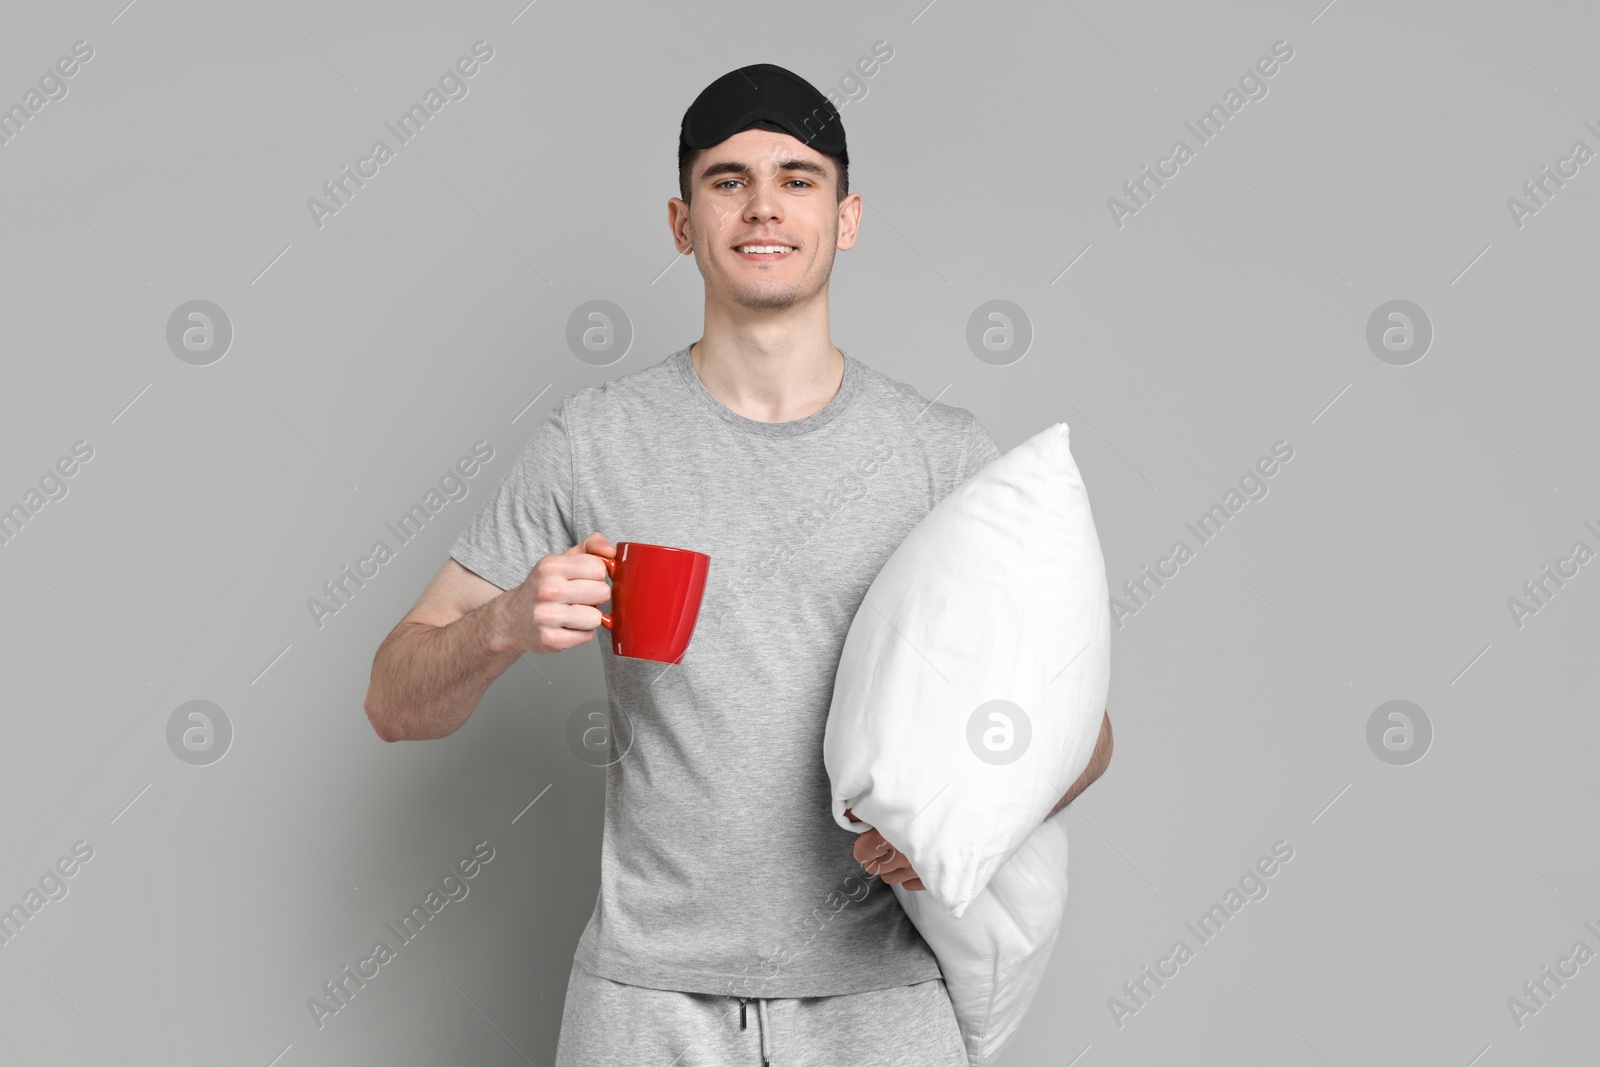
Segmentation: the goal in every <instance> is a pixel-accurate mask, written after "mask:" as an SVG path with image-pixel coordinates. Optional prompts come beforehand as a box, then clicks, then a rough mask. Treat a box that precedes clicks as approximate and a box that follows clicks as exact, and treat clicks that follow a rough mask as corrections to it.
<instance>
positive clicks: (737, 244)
mask: <svg viewBox="0 0 1600 1067" xmlns="http://www.w3.org/2000/svg"><path fill="white" fill-rule="evenodd" d="M678 170H679V175H678V180H679V192H680V194H681V195H680V197H674V198H672V199H671V200H670V201H669V202H668V205H667V208H668V223H669V226H670V229H671V233H672V237H673V240H674V241H675V243H676V245H677V248H678V251H679V252H680V253H682V254H685V255H688V254H693V255H694V257H695V262H696V264H697V265H698V267H699V270H700V274H701V277H702V278H703V279H704V285H705V325H704V329H703V332H702V336H701V337H700V339H699V340H697V341H695V342H694V343H693V344H691V345H689V346H688V347H686V348H683V349H680V350H678V351H677V352H674V353H673V354H671V355H670V356H667V357H666V358H665V359H663V360H661V361H660V362H658V363H655V364H653V365H650V366H647V367H645V368H643V369H641V370H637V371H634V372H632V373H630V374H627V375H624V376H622V377H619V378H617V379H615V380H613V381H610V382H607V383H606V384H605V385H602V386H600V387H597V388H585V389H581V390H579V391H577V392H576V393H573V394H571V395H569V396H567V397H566V398H564V399H563V400H562V402H561V403H560V404H559V405H557V406H556V407H555V409H554V410H552V411H551V413H550V415H549V416H548V417H547V418H546V420H545V421H544V423H543V424H542V425H541V426H540V427H539V428H538V429H537V430H536V431H535V432H534V433H533V435H532V436H531V437H530V438H529V439H528V441H527V443H526V444H525V445H524V446H523V448H522V450H521V452H520V454H519V455H518V457H517V459H516V461H515V462H514V463H513V465H512V467H511V469H510V470H509V471H508V472H507V474H506V476H505V478H504V479H503V480H502V482H501V484H500V486H499V488H498V489H497V490H496V492H495V495H494V496H493V497H491V498H490V499H489V500H488V501H486V502H485V504H484V506H483V508H482V510H481V511H480V512H479V514H478V515H477V517H476V518H475V519H473V521H472V522H471V523H470V524H469V525H468V527H467V528H466V529H465V530H464V531H463V532H462V534H461V536H460V537H459V538H458V539H457V541H456V543H455V545H454V546H453V548H452V550H451V556H452V557H453V558H452V559H450V560H447V561H446V563H445V565H444V567H443V568H442V569H441V570H440V572H439V574H438V575H437V576H436V577H435V578H434V581H433V583H432V584H431V585H430V586H429V587H428V589H427V590H426V591H424V593H423V595H422V598H421V599H420V600H419V601H418V602H417V605H416V606H415V607H414V608H413V609H412V610H411V612H410V613H409V614H408V615H407V616H406V618H405V619H402V620H401V622H400V624H399V625H398V626H396V628H395V631H394V632H393V633H392V634H391V635H390V636H389V637H388V638H387V639H386V640H385V642H384V644H383V646H382V647H380V648H379V650H378V654H377V656H376V658H375V660H374V664H373V676H372V687H371V689H370V690H369V693H368V697H367V713H368V716H369V718H370V719H371V721H372V724H373V727H374V729H375V730H376V731H377V732H378V734H379V736H381V737H383V738H384V739H385V740H390V741H394V740H401V739H406V738H426V737H440V736H444V735H445V734H448V733H451V732H453V731H454V730H456V729H457V728H459V727H460V726H461V724H462V723H463V722H464V721H465V720H466V718H467V716H468V715H470V714H471V712H472V709H473V708H474V707H476V705H477V703H478V700H479V699H480V698H481V697H482V695H483V693H484V691H485V690H486V689H487V688H488V686H489V685H490V684H491V683H492V682H493V681H494V679H495V678H496V677H498V676H499V675H500V674H501V673H502V672H504V670H505V669H506V668H507V667H508V666H509V665H510V664H511V663H513V662H515V660H516V658H517V657H518V656H519V655H520V654H522V653H523V652H533V653H549V652H557V651H561V650H562V649H566V648H571V647H573V646H575V645H579V644H583V643H586V642H588V641H589V640H591V639H592V638H593V637H594V632H595V628H596V627H598V626H599V625H600V611H599V606H600V605H602V604H604V603H605V602H606V601H607V600H608V599H609V596H610V593H609V587H608V586H607V585H606V583H605V577H606V571H605V567H604V565H603V562H602V559H601V557H609V556H612V555H614V552H615V548H614V545H613V541H612V540H611V539H612V538H614V539H615V540H616V541H624V540H627V541H643V542H647V543H653V544H661V545H671V546H676V547H682V548H690V549H694V550H696V551H700V552H705V553H707V554H708V555H710V557H711V559H712V564H711V572H710V577H709V581H708V584H707V587H706V591H705V596H704V600H703V602H702V606H701V613H700V617H699V622H698V624H697V626H696V629H695V633H694V639H693V641H692V643H691V644H690V646H689V649H688V651H687V652H686V653H685V654H684V656H683V658H682V659H681V660H680V661H679V662H678V663H676V664H673V665H671V666H667V667H663V665H662V664H660V663H656V662H653V661H649V660H641V659H636V658H631V657H625V656H616V655H614V654H613V653H612V650H611V644H610V642H609V641H608V640H602V641H599V642H597V645H598V647H599V652H600V657H601V662H602V665H603V666H604V669H605V677H606V687H607V693H608V696H609V698H610V705H611V707H612V709H613V715H614V719H613V727H614V729H612V730H611V731H610V732H609V739H608V740H609V745H610V752H609V755H610V760H609V762H608V765H607V767H606V806H605V834H604V837H603V842H602V848H601V871H600V892H599V896H598V899H597V900H596V902H595V907H594V911H593V913H592V915H591V916H590V919H589V923H588V925H587V926H586V927H585V929H584V931H583V935H582V937H581V938H580V939H579V942H578V949H577V953H576V954H575V956H574V959H573V965H572V970H571V973H570V975H569V978H568V987H567V995H566V1003H565V1007H564V1011H563V1015H562V1024H561V1035H560V1042H559V1046H558V1050H557V1053H556V1067H580V1065H581V1067H613V1065H615V1067H624V1065H626V1067H637V1065H640V1064H661V1065H663V1067H665V1065H666V1064H669V1063H678V1064H679V1065H680V1067H687V1065H688V1064H698V1065H707V1067H718V1065H724V1064H725V1065H729V1067H761V1065H764V1064H770V1065H772V1067H788V1065H790V1064H800V1063H827V1064H843V1063H851V1064H861V1065H875V1064H912V1063H917V1064H926V1065H928V1067H964V1065H965V1064H966V1063H967V1057H966V1053H965V1051H964V1049H963V1045H962V1039H961V1034H960V1030H959V1028H958V1026H957V1023H956V1019H955V1015H954V1011H953V1009H952V1007H951V1003H950V999H949V995H948V994H947V992H946V991H945V988H944V982H943V978H942V975H941V973H940V970H939V965H938V962H937V960H936V959H935V958H934V955H933V953H932V951H931V950H930V949H929V948H928V946H927V944H926V942H924V941H923V940H922V937H921V936H920V935H919V934H918V933H917V930H916V928H915V927H914V926H913V925H912V924H911V922H910V919H909V918H908V917H907V916H906V914H905V911H904V910H903V909H902V908H901V907H900V905H899V902H898V901H897V900H896V899H895V896H894V893H893V892H892V891H891V889H890V884H892V883H896V882H899V883H903V884H904V885H906V887H907V888H910V889H917V888H920V886H921V882H920V881H919V880H917V878H916V872H915V871H914V870H912V869H911V867H910V865H909V864H908V863H907V862H906V859H905V857H904V856H903V855H901V854H900V853H898V852H897V851H896V850H895V849H894V848H893V846H892V845H891V844H890V843H889V842H886V841H884V840H883V838H882V836H881V835H879V834H878V833H877V831H876V830H870V831H868V832H866V833H863V834H860V835H856V834H852V833H850V832H849V831H847V830H844V829H842V828H840V827H839V826H838V825H837V824H836V823H835V822H834V821H833V819H832V818H831V817H830V815H829V810H830V792H831V791H830V786H829V782H828V776H827V771H826V769H825V767H824V764H823V759H822V740H823V732H824V728H825V726H826V723H827V717H828V709H829V706H830V703H831V699H832V691H833V679H834V673H835V671H836V669H837V667H838V663H839V656H840V653H841V651H842V649H843V647H844V641H845V636H846V634H847V633H848V631H849V627H850V622H851V620H852V619H853V617H854V615H855V612H856V610H857V608H859V607H860V606H861V602H862V599H863V597H864V596H865V594H866V591H867V589H868V587H869V586H870V585H871V584H872V580H873V578H874V577H876V575H877V573H878V571H879V570H880V569H881V568H882V567H883V564H884V563H885V562H886V561H887V559H888V558H889V556H890V554H891V553H893V551H894V550H895V548H896V547H897V546H898V545H899V544H900V542H901V541H902V540H903V539H904V538H905V536H906V534H907V533H909V532H910V531H911V529H912V528H913V527H914V526H916V524H917V523H918V522H919V521H920V520H921V519H922V517H923V516H924V515H926V514H927V513H928V511H929V510H930V509H932V508H933V506H934V505H936V504H937V503H938V502H939V501H940V500H942V499H943V498H944V497H945V496H946V495H947V494H949V493H950V492H951V491H952V490H953V489H955V488H956V487H957V486H959V485H960V484H961V483H962V482H963V481H965V480H966V479H967V478H968V477H969V476H970V475H971V474H973V473H974V472H976V471H977V470H978V469H980V468H981V467H983V466H984V465H985V464H987V463H988V462H989V461H991V460H993V459H995V458H997V457H998V456H999V455H1000V451H999V449H998V448H997V447H996V445H995V443H994V441H993V439H992V438H991V437H990V436H989V434H988V433H987V432H986V431H985V430H984V428H983V427H982V426H981V425H980V424H979V423H978V421H977V420H976V419H975V418H974V417H973V416H972V414H971V413H970V412H969V411H967V410H966V409H965V408H960V407H954V406H951V405H948V404H941V403H938V402H936V401H929V400H927V399H926V398H924V397H923V396H922V395H921V394H919V393H918V392H917V390H916V389H915V388H913V387H912V386H910V385H907V384H905V383H903V382H899V381H896V380H894V379H892V378H889V377H888V376H886V375H884V374H882V373H880V372H878V371H876V370H873V369H872V368H871V367H869V366H868V365H867V364H866V363H864V362H861V361H859V360H857V359H855V358H854V357H852V356H850V355H849V354H847V353H845V352H844V351H842V350H841V349H839V348H837V347H835V346H834V344H833V342H832V341H831V340H830V337H829V326H828V280H829V276H830V274H831V272H832V269H833V260H834V255H835V253H837V252H840V251H845V250H848V249H850V248H852V247H854V245H855V241H856V234H857V230H858V227H859V226H860V223H861V213H862V202H861V197H860V195H859V194H855V193H850V192H849V155H848V153H847V152H846V149H845V138H844V128H843V126H842V124H841V123H840V120H839V115H838V113H837V112H836V111H835V110H834V108H833V106H832V105H831V104H830V103H829V102H828V99H827V97H825V96H824V95H823V94H821V93H820V92H818V91H817V90H816V89H815V88H814V87H813V86H812V85H811V84H810V83H808V82H806V81H805V80H804V79H802V78H800V77H798V76H797V75H795V74H793V73H791V72H789V71H787V70H784V69H783V68H781V67H777V66H773V65H771V64H757V65H754V66H748V67H744V68H741V69H739V70H735V71H731V72H729V73H728V74H727V75H724V76H723V77H721V78H719V79H717V80H716V81H715V82H713V83H712V84H711V85H710V86H708V87H707V88H706V89H705V91H704V92H702V93H701V94H700V96H699V97H698V98H697V99H696V100H695V101H694V103H693V104H692V105H691V106H690V108H689V110H688V111H687V113H686V114H685V115H684V118H683V123H682V126H681V128H680V142H679V150H678ZM580 531H604V533H601V532H594V533H590V534H588V536H586V537H585V536H583V534H582V533H581V532H580ZM977 622H978V620H975V623H977ZM538 710H539V711H541V712H546V713H548V712H549V711H550V710H551V709H548V708H540V709H538ZM1110 742H1111V738H1110V731H1109V719H1107V720H1105V722H1104V723H1103V724H1102V730H1101V740H1100V746H1099V747H1098V748H1097V749H1096V752H1095V755H1094V758H1093V759H1092V761H1091V763H1090V765H1089V768H1088V769H1087V770H1086V771H1085V772H1084V774H1083V776H1082V777H1080V778H1079V780H1078V781H1077V782H1076V783H1074V785H1073V787H1072V789H1071V790H1069V791H1068V793H1067V794H1066V796H1064V797H1063V798H1062V803H1061V806H1064V805H1065V804H1066V803H1067V802H1069V801H1070V800H1071V799H1072V798H1073V797H1074V796H1076V795H1077V793H1079V792H1081V791H1082V790H1083V789H1084V788H1086V787H1087V786H1088V785H1089V783H1090V782H1092V781H1093V780H1094V779H1095V778H1096V777H1098V776H1099V774H1100V773H1101V772H1102V771H1103V770H1104V769H1105V765H1106V761H1107V759H1108V758H1109V754H1110ZM1056 810H1058V811H1059V810H1060V806H1058V807H1057V809H1056ZM1052 814H1054V813H1052Z"/></svg>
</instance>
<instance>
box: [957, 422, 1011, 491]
mask: <svg viewBox="0 0 1600 1067" xmlns="http://www.w3.org/2000/svg"><path fill="white" fill-rule="evenodd" d="M1002 454H1003V453H1001V451H1000V446H999V445H996V444H995V443H994V438H993V437H990V436H989V431H988V430H986V429H984V428H983V423H981V422H979V421H978V417H977V416H976V415H974V416H973V417H972V429H971V432H970V433H969V435H968V440H967V455H966V460H965V462H964V464H963V466H962V468H961V481H963V482H965V481H966V480H967V479H968V478H970V477H972V476H973V475H974V474H977V473H978V472H979V471H981V470H983V468H985V467H987V466H988V465H989V464H990V463H992V462H993V461H995V460H997V459H999V458H1000V456H1001V455H1002Z"/></svg>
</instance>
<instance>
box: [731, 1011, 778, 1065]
mask: <svg viewBox="0 0 1600 1067" xmlns="http://www.w3.org/2000/svg"><path fill="white" fill-rule="evenodd" d="M749 1003H750V999H749V998H748V997H740V998H739V1029H741V1030H748V1029H749V1028H750V1025H749V1023H748V1022H747V1021H746V1019H745V1009H746V1007H747V1006H748V1005H749ZM756 1015H757V1017H758V1019H759V1020H760V1023H761V1067H767V1064H768V1063H769V1062H770V1061H769V1060H768V1056H770V1055H771V1053H772V1048H771V1045H770V1043H769V1039H768V1036H767V1035H768V1034H770V1033H771V1032H772V1027H771V1025H770V1024H769V1023H768V1022H767V1005H766V1003H765V1002H764V1001H761V1000H757V1001H756Z"/></svg>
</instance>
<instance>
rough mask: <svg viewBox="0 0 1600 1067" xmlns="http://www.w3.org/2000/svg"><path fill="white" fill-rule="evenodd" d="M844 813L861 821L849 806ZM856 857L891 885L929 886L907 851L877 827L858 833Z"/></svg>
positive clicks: (903, 886)
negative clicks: (919, 875)
mask: <svg viewBox="0 0 1600 1067" xmlns="http://www.w3.org/2000/svg"><path fill="white" fill-rule="evenodd" d="M844 813H845V816H846V817H847V818H849V820H850V821H851V822H860V821H861V820H860V819H858V818H856V817H855V815H854V814H853V813H852V812H851V811H850V809H849V808H845V809H844ZM855 858H856V862H858V863H860V864H861V865H862V866H863V867H865V868H866V869H867V873H868V874H876V875H879V876H880V877H882V879H883V880H884V881H885V882H888V883H889V884H890V885H899V886H901V887H902V888H904V889H925V888H927V887H926V886H924V885H923V884H922V879H921V878H918V877H917V872H916V871H914V870H912V869H911V861H910V860H908V859H906V855H905V853H904V852H901V851H900V850H899V849H897V848H895V847H894V846H893V845H891V844H889V842H888V841H886V840H884V837H883V835H882V834H880V833H879V832H878V831H877V829H876V828H874V829H871V830H868V831H866V832H865V833H862V834H857V835H856V847H855Z"/></svg>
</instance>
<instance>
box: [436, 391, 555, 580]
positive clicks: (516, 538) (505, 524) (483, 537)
mask: <svg viewBox="0 0 1600 1067" xmlns="http://www.w3.org/2000/svg"><path fill="white" fill-rule="evenodd" d="M566 419H567V402H566V400H562V402H561V403H560V404H559V405H558V406H557V407H556V408H555V409H554V410H552V411H551V412H550V414H549V415H547V416H546V417H545V420H544V422H543V423H541V424H540V425H539V427H538V428H537V429H536V430H534V431H533V433H532V434H531V435H530V436H529V437H528V439H527V441H526V442H524V443H523V446H522V450H521V451H520V452H519V453H518V454H517V458H516V460H515V461H514V462H513V463H512V464H511V469H510V470H508V471H506V473H505V476H504V477H503V478H501V479H500V484H499V485H498V486H496V487H495V490H494V493H493V494H492V495H491V496H490V497H489V499H488V500H486V501H484V504H483V507H482V508H480V509H478V514H477V515H476V516H475V517H474V518H473V519H472V521H471V522H470V523H468V524H467V528H466V529H464V530H462V531H461V534H460V535H459V536H458V537H457V538H456V540H455V544H453V545H452V546H451V547H450V557H451V558H452V559H454V560H455V561H456V562H457V563H460V564H461V565H462V566H463V567H465V568H467V569H468V570H469V571H472V572H473V573H474V574H476V575H478V576H479V577H482V578H485V579H487V580H488V581H491V582H493V583H494V584H495V585H497V586H499V587H500V588H501V589H512V588H515V587H516V586H518V585H521V584H522V582H523V580H524V579H525V578H527V577H528V572H529V571H531V570H532V569H533V565H534V564H535V563H538V562H539V560H541V559H543V558H544V557H545V556H548V555H551V554H552V553H556V552H565V551H566V550H567V549H569V548H571V547H572V546H573V545H574V544H576V543H577V540H578V539H577V538H576V537H574V536H573V533H572V452H571V450H570V447H569V445H568V441H567V422H566Z"/></svg>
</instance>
